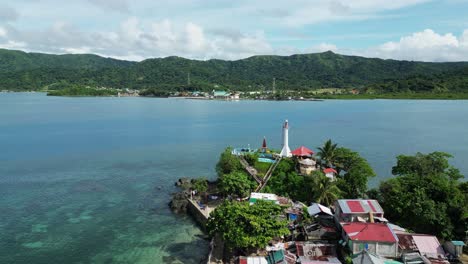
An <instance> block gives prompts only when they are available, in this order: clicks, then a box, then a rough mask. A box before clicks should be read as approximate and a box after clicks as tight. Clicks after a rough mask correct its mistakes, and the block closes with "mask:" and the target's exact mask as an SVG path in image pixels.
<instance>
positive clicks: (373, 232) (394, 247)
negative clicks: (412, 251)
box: [342, 222, 398, 258]
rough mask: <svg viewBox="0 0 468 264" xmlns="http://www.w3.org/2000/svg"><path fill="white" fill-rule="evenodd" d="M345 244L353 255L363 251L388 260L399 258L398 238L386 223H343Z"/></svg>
mask: <svg viewBox="0 0 468 264" xmlns="http://www.w3.org/2000/svg"><path fill="white" fill-rule="evenodd" d="M342 228H343V233H342V236H343V242H344V243H343V244H344V245H348V247H349V249H350V251H351V252H352V254H358V253H359V252H361V251H362V250H367V251H369V252H370V253H372V254H374V255H377V256H381V257H388V258H397V256H398V238H397V236H396V235H395V233H393V231H392V230H391V229H390V227H388V225H387V224H385V223H360V222H355V223H343V224H342Z"/></svg>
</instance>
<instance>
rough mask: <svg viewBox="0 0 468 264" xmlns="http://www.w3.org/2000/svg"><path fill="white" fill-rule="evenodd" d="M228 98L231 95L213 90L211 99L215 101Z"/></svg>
mask: <svg viewBox="0 0 468 264" xmlns="http://www.w3.org/2000/svg"><path fill="white" fill-rule="evenodd" d="M229 96H231V94H230V93H228V92H226V91H215V90H213V98H215V99H229Z"/></svg>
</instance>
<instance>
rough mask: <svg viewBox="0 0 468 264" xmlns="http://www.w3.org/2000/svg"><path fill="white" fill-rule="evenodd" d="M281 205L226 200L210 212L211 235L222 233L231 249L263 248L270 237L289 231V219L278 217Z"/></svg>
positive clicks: (283, 234) (209, 225) (282, 234)
mask: <svg viewBox="0 0 468 264" xmlns="http://www.w3.org/2000/svg"><path fill="white" fill-rule="evenodd" d="M280 214H282V209H281V207H280V206H278V205H275V204H274V203H271V202H267V201H261V200H260V201H257V202H256V203H255V204H253V205H249V203H248V202H229V201H225V202H224V203H223V204H222V205H221V206H218V207H217V208H216V209H215V210H214V211H213V212H212V213H211V215H210V218H209V219H208V223H207V229H208V232H209V233H210V234H211V235H214V234H216V233H218V234H220V235H221V237H222V238H223V240H224V241H225V243H226V245H227V246H228V247H230V248H240V249H247V250H248V249H252V248H263V247H265V246H266V245H267V244H268V242H269V241H270V240H272V239H273V238H276V237H281V236H285V235H288V234H289V230H288V228H287V222H286V221H285V220H280V219H279V218H278V217H277V216H279V215H280Z"/></svg>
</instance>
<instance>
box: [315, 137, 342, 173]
mask: <svg viewBox="0 0 468 264" xmlns="http://www.w3.org/2000/svg"><path fill="white" fill-rule="evenodd" d="M337 145H338V144H336V143H335V144H334V143H333V142H332V141H331V139H329V140H327V141H326V142H325V144H324V145H323V146H322V147H318V150H319V151H318V153H317V155H318V156H319V157H320V161H321V163H322V162H326V166H327V167H328V168H331V167H332V165H333V162H334V160H335V149H336V147H337ZM322 165H323V164H322Z"/></svg>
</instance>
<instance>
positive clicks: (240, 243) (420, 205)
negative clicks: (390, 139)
mask: <svg viewBox="0 0 468 264" xmlns="http://www.w3.org/2000/svg"><path fill="white" fill-rule="evenodd" d="M318 149H319V151H318V153H317V155H316V156H317V165H318V170H316V171H314V172H312V174H311V175H300V174H298V172H297V167H296V163H295V161H294V159H292V158H283V159H282V160H281V161H280V163H279V164H278V166H277V167H276V170H275V171H274V172H273V174H272V176H271V178H270V180H269V182H268V183H267V185H266V187H265V188H264V189H263V190H262V192H266V193H275V194H277V195H280V196H284V197H289V198H291V199H292V200H294V201H300V202H304V203H306V204H310V203H311V202H317V203H321V204H324V205H327V206H330V205H332V204H333V203H334V202H335V201H336V200H337V199H340V198H346V199H351V198H373V199H377V200H378V201H379V202H380V203H381V204H382V206H383V208H384V210H385V216H386V218H387V219H389V220H390V221H391V222H392V223H395V224H398V225H401V226H404V227H406V228H409V229H410V230H412V231H414V232H418V233H428V234H433V235H436V236H438V237H441V238H443V239H461V238H464V236H465V233H464V232H465V230H467V228H468V183H467V182H466V181H463V179H464V178H463V175H461V174H460V172H459V171H458V170H457V169H456V168H454V167H453V166H451V165H450V164H449V158H451V157H452V156H451V155H449V154H447V153H443V152H433V153H429V154H421V153H417V154H415V155H413V156H407V155H400V156H398V157H397V163H396V165H395V166H394V167H393V169H392V174H393V175H394V176H395V177H393V178H390V179H388V180H384V181H382V182H381V183H380V185H379V186H378V187H377V188H375V189H371V190H368V189H367V183H368V180H369V179H370V178H372V177H374V176H375V172H374V170H373V169H372V167H371V166H370V165H369V163H368V162H367V160H366V159H365V158H364V157H362V156H360V155H359V153H358V152H355V151H353V150H350V149H348V148H345V147H341V146H339V145H338V144H336V143H334V142H332V141H331V140H328V141H326V142H325V143H324V144H323V146H320V147H318ZM231 151H232V149H231V148H227V149H226V150H225V151H224V152H223V153H222V154H221V155H220V159H219V162H218V164H217V166H216V170H217V172H218V174H219V185H220V186H221V187H220V189H221V191H222V193H223V194H224V195H225V197H228V199H226V200H225V202H224V203H223V204H221V205H220V206H218V207H217V208H216V209H215V210H214V211H213V212H212V213H211V216H210V218H209V220H208V224H207V229H208V231H209V232H210V234H212V235H214V234H215V233H217V234H220V235H221V237H222V238H223V240H224V241H225V242H226V244H227V245H228V246H229V248H232V249H239V250H241V251H243V252H247V251H249V250H251V249H255V248H262V247H265V246H266V245H267V243H268V242H269V241H271V240H272V239H274V238H278V237H281V236H285V235H287V234H289V232H288V230H287V228H286V226H287V222H285V221H284V220H281V219H282V218H280V217H278V216H279V215H280V214H281V210H282V209H281V207H280V206H278V205H275V204H274V203H271V202H265V201H256V202H255V203H254V204H253V205H249V203H248V202H247V201H243V199H244V198H246V197H247V196H248V193H250V192H252V190H253V188H254V187H255V186H256V182H255V181H253V180H252V179H251V177H250V176H249V175H247V174H246V173H245V171H244V168H243V167H242V164H241V163H240V162H239V158H238V157H236V156H234V155H232V154H231ZM249 156H250V157H249ZM255 157H258V155H257V154H253V155H249V154H247V155H246V156H245V159H246V160H247V161H248V163H249V164H250V165H253V166H255V164H256V161H255V160H254V158H255ZM324 168H333V169H334V170H336V172H337V175H336V180H335V181H331V180H330V179H329V178H328V177H326V176H325V175H324V173H323V172H322V170H323V169H324ZM234 198H237V199H238V201H236V200H235V199H234ZM239 198H240V199H239ZM305 217H307V213H305Z"/></svg>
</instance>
